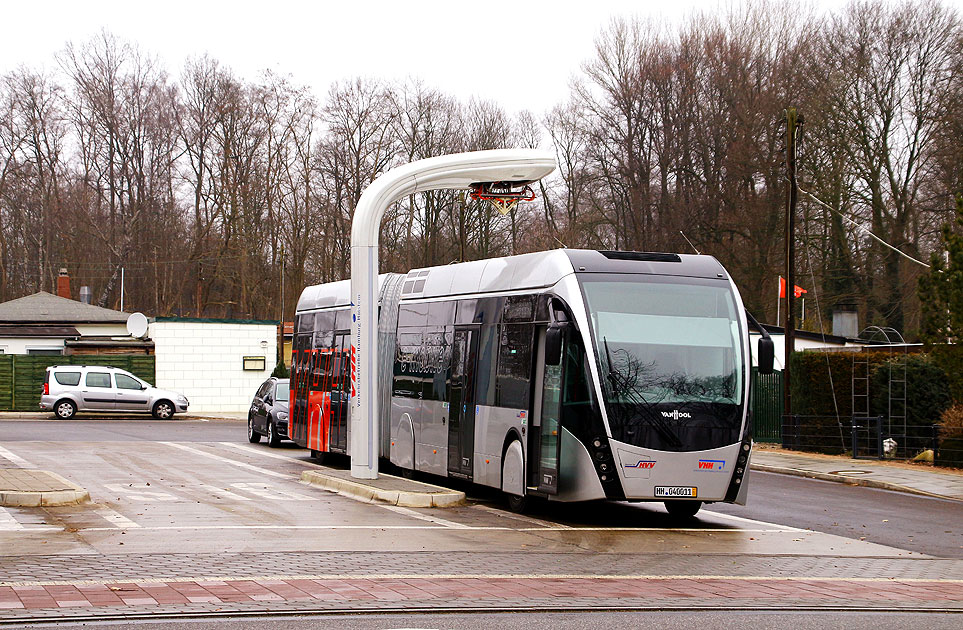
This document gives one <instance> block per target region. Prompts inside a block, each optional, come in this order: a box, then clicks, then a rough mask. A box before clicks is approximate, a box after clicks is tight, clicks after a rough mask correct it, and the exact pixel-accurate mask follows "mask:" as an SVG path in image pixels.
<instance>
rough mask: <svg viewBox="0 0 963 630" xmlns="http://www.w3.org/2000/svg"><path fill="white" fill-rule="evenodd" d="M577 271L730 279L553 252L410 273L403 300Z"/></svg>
mask: <svg viewBox="0 0 963 630" xmlns="http://www.w3.org/2000/svg"><path fill="white" fill-rule="evenodd" d="M576 271H578V272H580V273H582V272H585V273H645V274H656V275H667V276H689V277H699V278H728V274H727V273H726V271H725V269H724V268H723V267H722V265H721V264H720V263H719V261H718V260H716V259H715V258H713V257H712V256H698V255H690V254H660V253H646V252H606V251H595V250H588V249H555V250H551V251H547V252H535V253H532V254H520V255H517V256H505V257H502V258H489V259H486V260H475V261H471V262H464V263H455V264H451V265H444V266H440V267H427V268H421V269H412V270H411V271H409V272H408V274H407V276H406V277H405V281H404V285H403V287H402V294H401V298H402V299H403V300H408V299H414V298H434V297H444V296H448V295H470V294H476V293H495V292H504V291H517V290H524V289H540V288H546V287H550V286H552V285H554V284H555V283H556V282H558V281H559V280H561V279H562V278H563V277H565V276H567V275H569V274H571V273H575V272H576ZM391 275H395V274H381V275H380V276H379V277H378V284H379V287H381V286H383V285H384V282H385V280H386V278H388V277H389V276H391ZM350 285H351V281H350V280H341V281H340V282H330V283H328V284H321V285H315V286H310V287H306V288H305V289H304V291H303V292H302V293H301V298H300V299H299V300H298V306H297V310H298V311H299V312H301V311H307V310H314V309H319V308H327V307H337V306H348V305H349V304H350V299H349V293H350V289H351V287H350Z"/></svg>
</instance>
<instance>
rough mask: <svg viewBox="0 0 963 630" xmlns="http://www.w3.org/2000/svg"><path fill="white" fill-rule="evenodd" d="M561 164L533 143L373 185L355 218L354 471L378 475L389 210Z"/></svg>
mask: <svg viewBox="0 0 963 630" xmlns="http://www.w3.org/2000/svg"><path fill="white" fill-rule="evenodd" d="M554 170H555V156H554V155H552V154H551V153H546V152H544V151H536V150H533V149H498V150H495V151H477V152H474V153H457V154H454V155H442V156H439V157H434V158H428V159H427V160H419V161H417V162H411V163H409V164H405V165H404V166H399V167H397V168H393V169H391V170H390V171H388V172H387V173H385V174H384V175H382V176H381V177H379V178H378V179H376V180H375V181H373V182H372V183H371V185H370V186H368V187H367V188H366V189H365V191H364V193H363V194H362V195H361V199H360V200H358V207H357V208H355V211H354V217H353V218H352V220H351V305H352V310H351V313H352V323H351V430H350V431H349V433H348V438H349V439H348V442H349V444H348V452H349V453H350V455H351V476H352V477H355V478H356V479H377V478H378V440H379V436H378V430H379V424H378V417H379V416H378V381H377V369H376V366H377V364H378V234H379V231H380V229H381V219H382V217H384V214H385V211H386V210H387V209H388V206H390V205H391V204H392V203H394V202H395V201H397V200H399V199H401V198H402V197H405V196H407V195H411V194H414V193H417V192H424V191H426V190H440V189H445V188H454V189H467V188H469V187H470V186H471V184H477V183H480V182H519V183H520V184H521V183H530V182H535V181H538V180H540V179H541V178H543V177H545V176H546V175H548V174H549V173H551V172H552V171H554Z"/></svg>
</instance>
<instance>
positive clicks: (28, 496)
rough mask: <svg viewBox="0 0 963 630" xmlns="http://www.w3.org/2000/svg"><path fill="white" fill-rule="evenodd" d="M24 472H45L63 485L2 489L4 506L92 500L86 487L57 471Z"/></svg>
mask: <svg viewBox="0 0 963 630" xmlns="http://www.w3.org/2000/svg"><path fill="white" fill-rule="evenodd" d="M18 470H21V469H18ZM23 472H34V473H37V472H39V473H43V474H44V475H47V476H49V477H51V478H52V479H53V480H54V481H56V482H57V484H58V485H60V486H61V487H60V488H59V489H57V490H13V489H10V490H0V505H2V506H4V507H55V506H60V505H76V504H78V503H86V502H87V501H90V493H89V492H87V489H86V488H81V487H80V486H78V485H77V484H75V483H73V482H71V481H68V480H66V479H64V478H63V477H61V476H60V475H58V474H57V473H53V472H50V471H46V470H39V471H23Z"/></svg>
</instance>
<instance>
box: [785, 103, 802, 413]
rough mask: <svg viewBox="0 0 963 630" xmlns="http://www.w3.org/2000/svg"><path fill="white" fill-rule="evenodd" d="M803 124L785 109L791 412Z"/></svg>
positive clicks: (788, 409) (787, 394)
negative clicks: (799, 157) (798, 177)
mask: <svg viewBox="0 0 963 630" xmlns="http://www.w3.org/2000/svg"><path fill="white" fill-rule="evenodd" d="M802 124H803V117H802V115H801V114H797V112H796V108H795V107H790V108H788V109H787V110H786V170H787V175H788V179H789V186H788V190H787V191H786V310H785V312H786V315H785V320H784V322H783V324H784V326H785V328H784V329H783V330H784V331H785V333H786V334H785V341H786V347H785V359H784V361H783V368H782V380H783V407H784V409H783V413H784V414H785V415H787V416H788V415H791V414H792V395H791V393H790V391H789V382H790V379H789V357H791V356H792V353H793V350H794V349H795V347H796V335H795V331H796V322H795V317H794V314H793V308H792V307H793V298H794V297H795V296H796V273H795V260H796V197H797V195H798V194H799V187H798V186H797V185H796V140H797V134H798V133H799V128H800V127H801V126H802Z"/></svg>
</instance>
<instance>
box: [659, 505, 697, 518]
mask: <svg viewBox="0 0 963 630" xmlns="http://www.w3.org/2000/svg"><path fill="white" fill-rule="evenodd" d="M701 507H702V501H666V502H665V511H666V512H668V513H669V514H671V515H672V516H675V517H678V518H692V517H693V516H695V515H696V513H697V512H698V511H699V509H700V508H701Z"/></svg>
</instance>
